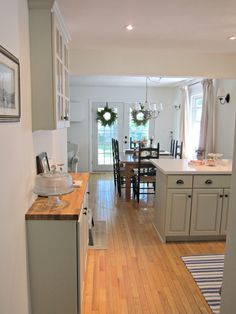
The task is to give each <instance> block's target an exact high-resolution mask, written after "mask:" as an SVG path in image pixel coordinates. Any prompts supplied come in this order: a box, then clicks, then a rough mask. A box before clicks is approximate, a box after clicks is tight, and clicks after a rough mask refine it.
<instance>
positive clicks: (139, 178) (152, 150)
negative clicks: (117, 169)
mask: <svg viewBox="0 0 236 314" xmlns="http://www.w3.org/2000/svg"><path fill="white" fill-rule="evenodd" d="M159 151H160V144H159V143H158V144H157V147H141V145H140V146H139V155H138V173H137V175H135V177H134V178H135V179H134V187H133V191H134V196H135V198H136V199H137V202H138V203H139V200H140V195H141V194H155V189H156V169H155V167H154V166H153V165H152V164H151V163H148V161H149V160H150V159H159Z"/></svg>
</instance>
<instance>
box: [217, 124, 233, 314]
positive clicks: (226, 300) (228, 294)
mask: <svg viewBox="0 0 236 314" xmlns="http://www.w3.org/2000/svg"><path fill="white" fill-rule="evenodd" d="M235 121H236V120H235ZM235 131H236V130H235ZM235 190H236V132H235V137H234V158H233V174H232V179H231V194H230V207H229V217H228V230H227V240H226V256H225V266H224V277H223V286H222V300H221V311H220V313H221V314H232V313H235V309H236V298H235V291H236V228H235V222H236V210H235V204H236V193H234V192H235Z"/></svg>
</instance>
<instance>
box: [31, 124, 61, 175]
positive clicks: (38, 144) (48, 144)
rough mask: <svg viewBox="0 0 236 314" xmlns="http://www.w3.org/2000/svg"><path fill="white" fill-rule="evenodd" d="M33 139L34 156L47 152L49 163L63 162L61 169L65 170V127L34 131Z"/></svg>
mask: <svg viewBox="0 0 236 314" xmlns="http://www.w3.org/2000/svg"><path fill="white" fill-rule="evenodd" d="M33 141H34V155H35V156H36V155H38V154H40V153H42V152H47V155H48V159H49V164H50V165H51V164H55V165H58V164H63V167H62V168H63V171H65V172H66V171H67V129H60V130H53V131H35V132H33ZM57 170H59V167H58V166H57Z"/></svg>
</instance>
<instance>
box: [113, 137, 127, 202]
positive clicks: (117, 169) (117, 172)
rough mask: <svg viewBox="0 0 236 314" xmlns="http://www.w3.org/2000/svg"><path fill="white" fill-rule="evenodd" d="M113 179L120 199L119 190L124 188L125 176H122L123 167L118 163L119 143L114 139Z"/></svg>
mask: <svg viewBox="0 0 236 314" xmlns="http://www.w3.org/2000/svg"><path fill="white" fill-rule="evenodd" d="M114 153H115V154H114V168H113V169H114V178H115V180H116V183H115V186H116V188H117V191H118V195H119V196H120V197H121V189H122V188H125V185H126V182H125V175H124V167H123V165H122V164H121V161H120V154H119V142H118V140H117V139H114Z"/></svg>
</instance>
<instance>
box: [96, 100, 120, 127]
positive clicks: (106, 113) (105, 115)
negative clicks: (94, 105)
mask: <svg viewBox="0 0 236 314" xmlns="http://www.w3.org/2000/svg"><path fill="white" fill-rule="evenodd" d="M116 119H117V113H116V112H115V111H114V109H112V108H109V107H108V103H106V107H105V108H103V109H102V110H101V111H99V110H97V118H96V121H99V122H100V123H101V125H102V126H107V125H109V126H111V125H113V124H114V123H115V121H116Z"/></svg>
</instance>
